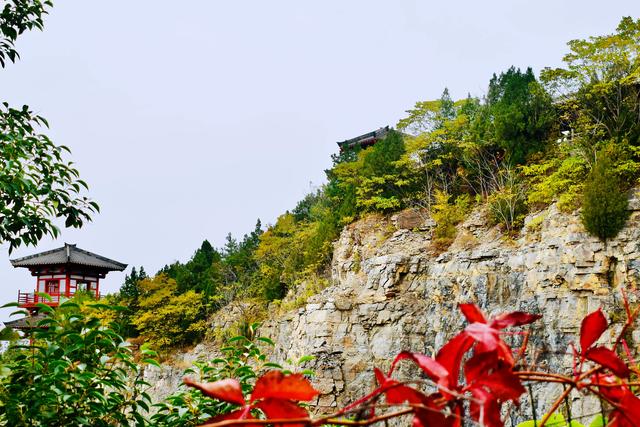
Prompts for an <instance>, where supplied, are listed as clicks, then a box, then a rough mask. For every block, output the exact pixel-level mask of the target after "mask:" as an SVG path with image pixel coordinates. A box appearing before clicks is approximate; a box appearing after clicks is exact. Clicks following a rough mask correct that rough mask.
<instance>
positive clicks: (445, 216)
mask: <svg viewBox="0 0 640 427" xmlns="http://www.w3.org/2000/svg"><path fill="white" fill-rule="evenodd" d="M450 199H451V196H450V195H449V194H447V193H445V192H443V191H440V190H436V193H435V202H434V204H433V206H432V207H431V210H432V212H431V215H432V216H433V219H434V221H435V222H436V228H435V230H434V234H435V237H436V241H437V243H438V244H440V245H445V244H448V243H451V242H452V241H453V239H454V238H455V237H456V234H457V232H458V230H457V228H456V225H457V224H458V223H459V222H460V221H462V220H463V219H464V217H465V215H466V214H467V213H468V212H469V209H470V208H471V198H470V197H469V195H468V194H463V195H461V196H459V197H458V198H456V200H455V202H454V203H451V202H450Z"/></svg>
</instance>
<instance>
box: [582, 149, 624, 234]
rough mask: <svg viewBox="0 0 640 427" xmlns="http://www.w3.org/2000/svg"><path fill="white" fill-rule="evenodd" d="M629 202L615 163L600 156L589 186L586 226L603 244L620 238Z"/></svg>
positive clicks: (587, 186) (583, 209)
mask: <svg viewBox="0 0 640 427" xmlns="http://www.w3.org/2000/svg"><path fill="white" fill-rule="evenodd" d="M628 204H629V201H628V199H627V194H626V192H625V191H622V189H621V185H620V182H619V180H618V179H617V177H616V175H615V174H614V173H613V166H612V163H611V160H610V159H609V158H608V157H607V156H605V155H601V156H599V158H598V160H597V161H596V164H595V166H594V167H593V170H592V171H591V173H590V174H589V177H588V178H587V181H586V183H585V190H584V198H583V204H582V224H583V225H584V228H585V229H586V230H587V231H588V232H589V233H590V234H592V235H594V236H596V237H598V238H599V239H601V240H603V241H605V242H606V241H607V239H610V238H613V237H615V236H617V235H618V233H619V232H620V230H622V228H623V227H624V224H625V222H626V221H627V218H628V217H629V211H628V209H627V208H628Z"/></svg>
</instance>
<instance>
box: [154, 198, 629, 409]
mask: <svg viewBox="0 0 640 427" xmlns="http://www.w3.org/2000/svg"><path fill="white" fill-rule="evenodd" d="M630 209H631V210H632V211H633V212H632V214H631V217H630V219H629V221H628V223H627V226H626V227H625V229H624V230H623V231H622V232H621V233H620V235H619V236H618V237H617V238H616V239H613V240H611V241H609V242H607V243H606V244H604V243H603V242H600V241H598V240H597V239H595V238H592V237H590V236H589V235H587V234H586V233H585V231H584V228H583V227H582V225H581V223H580V219H579V216H578V214H577V213H574V214H564V213H561V212H559V211H558V210H557V208H556V207H555V206H554V205H552V206H550V207H549V208H547V209H545V210H543V211H541V212H538V213H535V214H532V215H530V216H528V217H527V218H526V220H525V227H524V228H523V230H522V232H521V233H520V235H519V237H517V238H515V239H509V238H506V237H505V236H504V235H503V234H501V233H500V232H499V230H497V229H496V228H495V227H490V226H488V225H487V221H486V215H485V212H483V210H482V209H477V210H475V211H474V212H473V213H472V214H471V215H470V216H469V217H468V219H467V220H466V221H464V222H463V223H462V224H460V225H459V227H458V228H459V232H458V235H457V237H456V239H455V241H454V242H453V244H452V245H451V246H450V247H449V248H448V249H447V250H446V251H445V252H442V253H439V252H438V250H437V248H436V245H434V244H432V241H431V230H432V227H433V225H434V224H433V222H432V221H431V220H429V218H427V217H425V216H423V215H421V214H420V212H416V211H405V212H401V213H399V214H397V215H394V216H392V217H391V218H386V217H381V216H371V217H368V218H365V219H362V220H360V221H358V222H356V223H354V224H351V225H349V226H348V227H346V228H345V229H344V230H343V231H342V234H341V236H340V238H339V240H338V241H337V242H336V243H335V251H334V256H333V262H332V272H331V275H332V285H331V286H330V287H328V288H326V289H325V290H323V291H322V292H321V293H319V294H317V295H315V296H313V297H311V298H310V299H309V300H308V301H307V303H306V305H304V306H303V307H301V308H299V309H297V310H294V311H291V312H288V313H286V314H285V315H283V316H281V317H278V318H272V319H269V320H268V321H267V322H265V323H264V324H263V327H262V328H261V331H260V332H261V334H262V335H263V336H268V337H270V338H272V339H273V340H274V341H275V342H276V347H275V349H274V352H273V354H272V355H271V356H272V359H274V360H275V361H279V362H283V361H285V360H287V359H290V358H299V357H301V356H303V355H313V356H316V359H315V360H314V361H312V362H310V363H309V364H308V366H307V367H309V368H310V369H313V370H315V371H316V373H317V376H316V377H314V379H313V382H314V385H315V386H316V387H317V388H318V389H319V390H320V391H321V392H322V395H321V396H320V398H319V399H318V401H317V402H316V405H317V408H318V410H320V411H330V410H331V408H332V407H336V406H342V405H345V404H346V403H348V402H350V401H352V400H354V399H355V398H357V397H359V396H362V395H363V394H364V393H365V392H366V391H368V390H370V389H371V388H372V387H373V385H374V379H373V374H372V368H373V367H374V366H377V367H381V368H386V367H388V366H389V364H390V361H391V360H392V359H393V357H394V356H395V355H396V354H397V353H398V352H400V351H402V350H411V351H418V352H423V353H426V354H432V353H434V352H435V351H436V350H437V349H438V348H440V347H441V346H442V344H443V343H444V342H446V340H447V339H448V338H450V337H451V336H453V334H455V333H456V332H457V331H458V330H459V329H460V328H461V327H462V326H463V319H462V316H461V315H460V313H459V311H458V309H457V307H456V305H457V304H458V303H460V302H470V301H471V302H475V303H476V304H478V305H479V306H480V307H482V308H483V310H485V311H486V312H488V313H490V314H497V313H500V312H503V311H512V310H522V311H528V312H532V313H540V314H542V315H543V316H544V317H543V321H540V322H537V324H536V325H535V326H534V327H533V334H532V344H533V346H532V347H531V348H533V349H535V350H536V352H535V354H536V357H537V362H538V363H539V364H540V365H545V364H547V365H549V366H550V367H552V368H553V369H558V370H566V369H570V367H571V356H570V355H569V354H568V353H567V352H568V349H569V345H570V343H571V342H572V341H573V340H575V339H576V338H577V335H576V334H577V332H578V330H579V327H580V321H581V319H582V318H583V316H584V315H585V314H587V313H588V312H590V311H593V310H595V309H597V308H598V307H603V309H604V310H605V312H606V313H607V314H608V315H609V317H610V318H611V320H612V321H616V320H619V319H620V318H621V316H623V313H622V312H623V309H622V306H621V304H620V292H619V288H620V287H622V286H626V287H630V288H635V287H636V282H637V280H638V277H639V274H640V240H639V237H640V227H639V224H640V200H639V199H638V195H637V194H636V195H634V196H633V197H632V199H631V203H630ZM234 311H235V314H234ZM239 311H240V309H239V306H238V305H233V306H231V307H229V308H228V311H227V312H225V313H221V314H220V315H219V316H216V322H215V323H214V326H213V327H223V326H224V324H225V322H227V323H228V322H230V321H231V320H230V319H233V318H234V316H236V315H237V314H238V312H239ZM614 329H615V328H614ZM611 333H612V334H613V332H611ZM633 338H634V340H636V342H640V336H639V335H636V336H634V337H633ZM214 351H215V348H214V346H213V345H212V344H211V343H203V344H200V345H199V346H197V347H196V348H195V349H194V350H193V351H191V352H189V353H187V354H183V355H180V356H179V358H178V359H179V360H181V361H182V362H183V365H186V364H188V363H189V362H191V361H192V360H194V359H197V358H198V357H205V358H206V357H209V356H210V353H211V352H214ZM182 368H183V366H177V367H167V368H165V369H164V370H163V371H158V370H156V369H153V370H148V372H147V374H146V375H147V379H148V380H149V381H150V382H152V383H153V384H155V385H156V386H155V389H154V390H153V394H154V395H156V396H161V395H164V394H166V393H167V392H168V391H171V389H173V388H175V387H176V386H177V384H178V383H179V380H180V374H179V372H180V371H181V369H182ZM552 392H553V390H551V389H549V388H547V389H544V390H539V393H540V396H541V399H540V401H539V404H540V405H541V406H542V405H543V404H545V400H548V398H549V397H550V393H552ZM573 398H575V399H578V396H577V395H576V396H573ZM585 404H586V405H590V403H588V402H586V403H585V402H579V401H576V408H575V411H577V412H580V410H581V409H580V406H581V405H583V406H584V405H585ZM540 410H542V408H540ZM584 410H585V411H586V408H585V409H584ZM539 413H540V412H539Z"/></svg>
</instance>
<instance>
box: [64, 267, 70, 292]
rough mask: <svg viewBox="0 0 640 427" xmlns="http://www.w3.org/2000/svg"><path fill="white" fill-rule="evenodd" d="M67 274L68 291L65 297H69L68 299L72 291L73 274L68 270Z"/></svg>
mask: <svg viewBox="0 0 640 427" xmlns="http://www.w3.org/2000/svg"><path fill="white" fill-rule="evenodd" d="M66 272H67V285H66V287H67V289H66V292H65V295H66V296H67V298H69V291H70V290H71V273H70V272H69V270H68V269H67V270H66Z"/></svg>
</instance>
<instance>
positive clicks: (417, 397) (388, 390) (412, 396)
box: [374, 368, 425, 405]
mask: <svg viewBox="0 0 640 427" xmlns="http://www.w3.org/2000/svg"><path fill="white" fill-rule="evenodd" d="M374 372H375V374H376V379H377V380H378V384H380V388H379V390H380V391H381V392H382V393H384V395H385V397H386V398H387V403H390V404H392V405H395V404H401V403H404V402H409V403H421V402H422V401H423V399H424V398H425V395H424V394H422V393H421V392H419V391H418V390H415V389H413V388H411V387H408V386H406V385H403V384H400V383H399V382H398V381H396V380H394V379H391V378H387V377H386V376H385V375H384V374H383V373H382V371H380V370H379V369H378V368H374Z"/></svg>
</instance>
